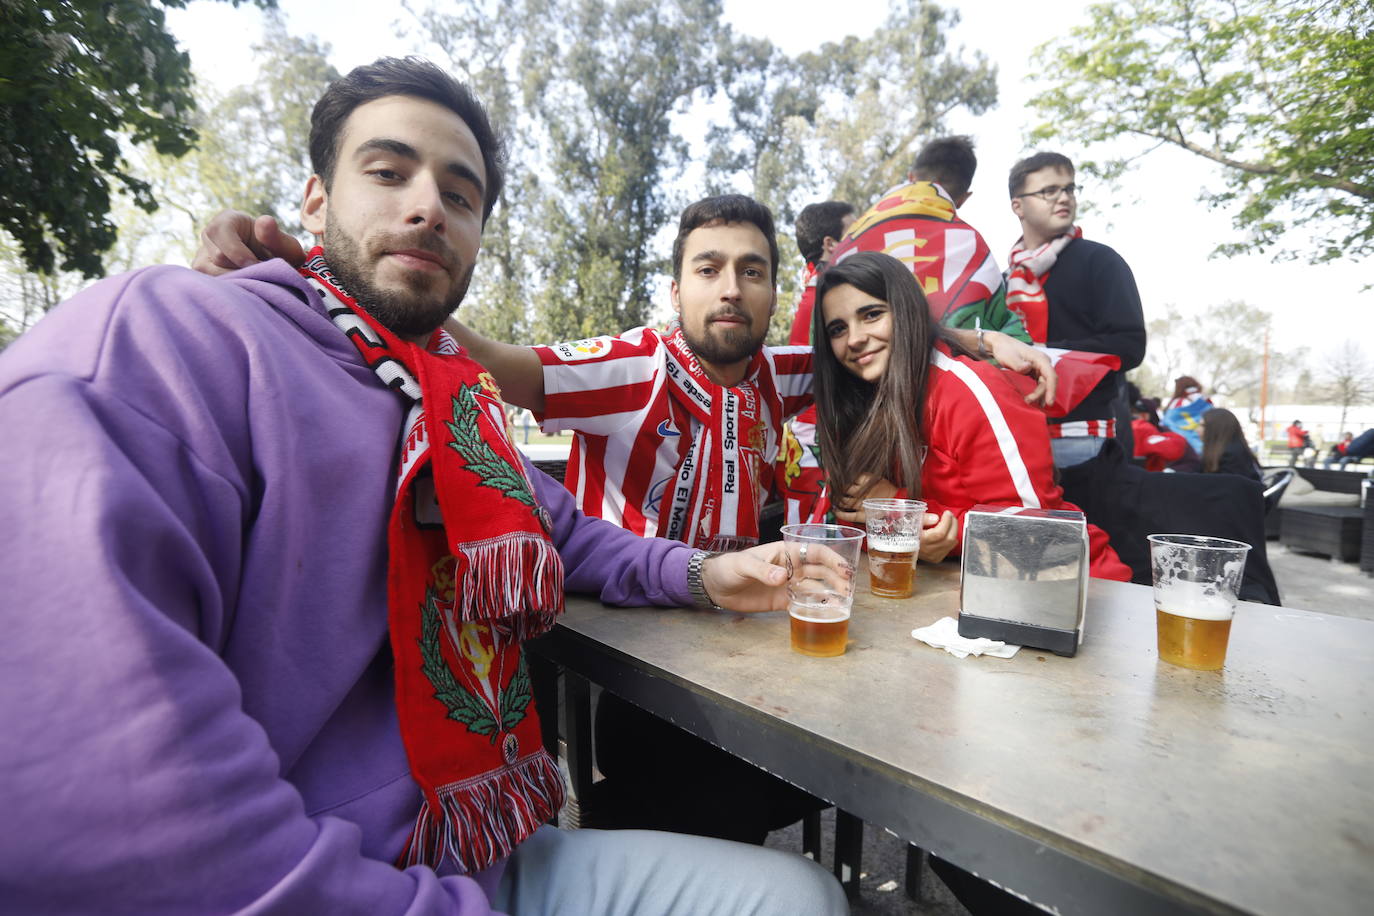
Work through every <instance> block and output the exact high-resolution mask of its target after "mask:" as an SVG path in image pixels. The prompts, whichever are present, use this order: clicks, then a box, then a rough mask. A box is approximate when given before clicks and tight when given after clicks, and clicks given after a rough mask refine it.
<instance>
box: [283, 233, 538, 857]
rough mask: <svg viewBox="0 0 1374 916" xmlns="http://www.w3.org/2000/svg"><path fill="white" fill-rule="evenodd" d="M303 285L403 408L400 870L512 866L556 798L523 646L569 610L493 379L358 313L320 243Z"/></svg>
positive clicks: (394, 556)
mask: <svg viewBox="0 0 1374 916" xmlns="http://www.w3.org/2000/svg"><path fill="white" fill-rule="evenodd" d="M301 274H302V275H303V276H304V277H305V278H306V279H307V280H308V281H310V283H311V285H312V286H313V287H314V288H315V289H317V290H318V291H319V292H320V293H321V294H322V295H323V298H324V304H325V306H326V308H327V309H328V310H329V315H330V318H331V319H333V321H334V323H335V324H336V325H337V326H338V327H339V328H340V329H341V330H343V331H344V333H345V334H347V335H348V337H349V339H350V340H352V341H353V343H354V344H355V345H356V346H357V347H358V350H359V352H360V353H362V356H363V359H364V361H365V362H366V363H367V365H368V366H370V367H372V369H373V370H375V371H376V373H377V375H378V376H379V377H380V378H381V379H382V381H383V383H385V384H386V385H387V386H388V387H390V388H392V389H393V390H395V391H397V392H398V394H400V395H401V396H402V397H403V398H404V399H405V400H406V402H407V403H408V404H409V405H410V410H409V413H408V415H407V417H406V421H405V424H404V426H403V428H402V430H401V448H400V459H399V467H398V475H397V487H396V502H395V505H394V507H393V509H392V513H391V520H390V523H389V524H388V527H387V548H388V554H389V556H388V568H387V593H388V599H387V604H388V627H389V630H390V635H391V651H392V655H393V657H394V659H395V665H396V671H395V678H396V709H397V713H398V717H399V720H400V729H401V740H402V742H403V743H404V744H405V749H406V756H407V758H408V760H409V761H410V769H411V774H412V775H413V776H414V778H415V781H416V782H417V783H418V784H419V786H420V789H421V791H422V793H423V795H424V803H423V805H422V806H421V810H420V815H419V817H418V818H417V819H416V823H415V829H414V831H413V832H412V833H411V836H410V839H409V840H408V841H407V842H406V847H405V849H404V851H403V852H402V853H401V856H400V857H399V859H398V861H397V864H398V865H400V866H402V867H405V866H409V865H415V864H426V865H430V866H432V867H437V866H438V865H439V864H440V863H441V862H442V861H443V860H444V859H445V858H446V857H449V858H452V860H453V861H454V862H455V863H456V864H457V865H458V866H459V867H460V868H461V869H462V870H463V871H466V872H468V873H472V872H476V871H480V870H481V869H483V868H486V867H488V866H490V865H492V864H494V863H495V862H496V861H498V860H499V859H501V858H504V857H505V856H508V855H510V853H511V852H512V851H513V850H514V849H515V847H516V845H517V844H518V843H520V841H521V840H523V839H525V838H526V837H527V836H529V835H530V834H531V833H533V832H534V830H535V829H536V828H537V827H538V826H539V825H540V824H542V823H544V822H545V821H547V820H548V819H549V818H550V817H552V816H553V814H554V813H555V812H557V811H558V809H559V808H560V807H561V806H562V803H563V780H562V777H561V775H560V774H559V772H558V767H557V765H556V764H555V763H554V761H553V760H552V759H551V758H550V757H549V755H548V753H547V752H546V751H545V750H544V748H543V745H542V743H541V736H540V730H539V717H538V715H537V714H536V712H535V708H534V703H533V691H532V690H531V686H530V679H529V673H528V670H527V668H526V665H525V660H524V657H523V655H522V652H521V643H522V642H523V641H524V640H525V639H527V638H529V637H532V636H536V635H538V634H540V633H543V632H545V631H546V630H548V629H549V628H550V627H552V626H553V622H554V618H555V617H556V615H558V614H559V613H561V612H562V610H563V563H562V560H561V559H560V558H559V556H558V551H557V550H556V549H555V548H554V545H553V543H552V541H551V540H550V539H549V531H550V529H551V523H550V519H549V515H548V512H547V510H545V509H544V508H543V507H542V506H540V505H539V503H538V501H537V500H536V499H535V496H534V491H533V488H532V487H531V486H530V483H529V480H528V479H527V478H526V476H525V471H524V466H523V464H522V463H521V460H520V456H519V453H518V452H517V451H516V449H515V446H514V445H513V444H512V443H511V441H510V437H509V435H508V433H507V428H506V421H505V413H504V409H503V405H502V402H501V399H500V392H499V390H498V389H497V387H496V384H495V382H494V381H493V380H492V378H491V376H490V375H489V374H488V373H487V372H486V371H484V370H483V368H482V367H481V366H480V365H479V364H477V363H476V362H474V361H472V360H471V359H469V358H468V357H467V356H466V354H464V353H463V351H462V348H460V347H459V346H458V345H457V344H456V343H454V342H453V339H452V338H450V337H449V336H448V335H447V334H445V333H444V332H442V331H438V332H436V333H435V335H434V336H433V337H432V338H431V341H430V348H429V349H426V348H424V347H421V346H418V345H416V344H413V343H410V342H409V341H405V340H401V339H400V338H398V337H397V336H396V335H395V334H393V333H391V331H389V330H388V329H386V328H384V327H383V326H382V325H381V324H379V323H378V322H377V321H376V320H375V319H374V318H373V317H372V316H371V315H369V314H368V313H367V312H366V311H364V310H363V309H362V308H361V307H359V305H358V304H357V302H356V301H355V300H354V299H353V298H352V297H351V296H349V295H348V293H347V292H345V291H344V289H343V288H342V287H341V286H340V284H339V281H338V280H337V279H336V278H335V277H334V275H333V273H332V272H331V271H330V269H329V266H328V263H327V260H326V258H325V256H324V251H323V249H321V248H318V247H317V248H315V249H314V250H313V251H311V252H310V257H309V259H308V260H307V261H306V263H305V266H304V267H302V268H301Z"/></svg>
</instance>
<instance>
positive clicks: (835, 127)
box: [707, 0, 997, 343]
mask: <svg viewBox="0 0 1374 916" xmlns="http://www.w3.org/2000/svg"><path fill="white" fill-rule="evenodd" d="M958 22H959V14H958V13H957V12H955V11H953V10H946V9H944V8H942V7H940V6H937V5H936V4H935V3H932V2H929V0H904V2H897V3H894V4H893V5H892V8H891V10H890V11H889V13H888V17H887V20H886V21H885V22H884V24H883V26H882V27H881V28H880V29H878V31H877V32H875V33H874V34H873V35H870V36H868V37H866V38H856V37H853V36H850V37H846V38H845V39H843V40H842V41H840V42H831V43H827V44H825V45H823V46H822V47H821V48H820V49H819V50H817V51H814V52H810V53H806V54H802V55H800V56H799V57H797V58H795V59H794V58H789V57H788V56H787V55H785V54H783V53H781V52H780V51H778V50H777V49H776V48H774V47H773V46H772V45H771V44H770V43H769V42H767V41H761V40H757V39H749V38H734V39H730V38H728V36H727V39H724V40H722V52H721V60H722V77H721V79H722V91H723V94H724V95H725V97H726V98H727V99H728V100H729V102H730V114H731V120H730V123H729V124H727V125H720V126H717V127H715V128H714V129H713V130H712V132H711V136H710V141H711V155H710V158H709V159H708V162H707V170H708V175H710V176H711V177H710V178H709V179H708V188H709V189H710V190H711V191H712V192H718V191H720V190H724V189H726V188H728V187H730V186H732V185H734V186H740V185H742V186H743V188H744V189H745V191H746V192H747V193H750V194H752V195H753V196H754V197H757V198H758V199H759V200H761V201H763V202H764V203H766V204H768V206H770V207H771V208H772V209H773V213H774V215H775V216H776V217H777V222H778V229H779V238H778V242H779V247H780V249H781V258H780V260H781V261H782V265H781V268H782V269H781V270H780V271H779V275H778V278H779V280H780V288H779V291H778V300H779V303H780V304H781V307H780V308H779V309H778V311H777V312H776V313H775V314H774V317H773V322H772V325H771V327H770V329H769V335H768V340H769V342H770V343H782V342H785V341H786V340H787V337H788V333H789V331H790V330H791V326H792V315H793V309H792V304H794V303H795V302H796V301H797V299H798V298H799V297H800V295H801V283H800V281H801V276H802V271H803V267H804V264H803V261H802V259H801V256H800V253H799V252H798V251H797V248H796V244H795V243H794V241H793V239H792V238H791V235H790V227H791V225H792V224H793V223H794V222H795V220H796V214H797V211H798V210H800V209H801V207H803V206H805V205H806V204H808V203H811V202H813V201H816V200H826V199H834V200H844V201H848V202H850V203H851V204H853V205H854V206H855V208H856V209H857V210H858V211H860V212H862V211H863V210H864V209H865V208H866V207H868V205H869V204H871V203H873V201H875V200H876V199H877V198H878V197H879V195H881V194H882V192H883V191H884V190H886V189H888V188H890V187H892V186H893V185H895V184H897V183H899V182H900V181H902V180H903V179H904V178H905V176H906V173H907V172H908V171H910V169H911V166H912V162H913V160H914V159H915V156H916V152H917V150H919V149H920V147H921V145H922V144H923V143H924V142H926V141H927V140H930V139H933V138H934V137H937V136H939V135H940V134H942V133H944V132H945V119H946V117H947V116H948V115H949V114H950V113H951V112H953V111H954V110H956V109H958V108H961V107H962V108H966V109H967V110H969V111H971V112H973V113H974V114H981V113H982V112H984V111H987V110H988V109H989V108H991V107H992V106H993V105H994V104H996V100H997V68H996V67H995V66H994V65H992V64H990V63H989V62H988V61H987V59H986V57H985V56H984V55H983V54H982V53H975V54H973V55H972V56H971V58H970V59H969V60H965V59H964V57H963V55H962V53H958V54H955V53H949V52H947V50H946V42H945V33H946V31H947V30H949V29H951V28H953V27H954V26H955V25H957V24H958Z"/></svg>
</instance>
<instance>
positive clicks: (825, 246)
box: [821, 235, 840, 264]
mask: <svg viewBox="0 0 1374 916" xmlns="http://www.w3.org/2000/svg"><path fill="white" fill-rule="evenodd" d="M838 244H840V240H839V239H837V238H835V237H834V236H833V235H827V236H826V237H825V238H823V239H821V260H822V261H825V262H826V263H827V264H829V263H830V253H831V252H832V251H834V250H835V246H836V245H838Z"/></svg>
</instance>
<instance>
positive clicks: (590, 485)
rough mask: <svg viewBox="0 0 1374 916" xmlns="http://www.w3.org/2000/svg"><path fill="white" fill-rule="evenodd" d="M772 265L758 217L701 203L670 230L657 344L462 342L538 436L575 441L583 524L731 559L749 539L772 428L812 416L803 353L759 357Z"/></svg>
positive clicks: (641, 338)
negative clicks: (535, 419)
mask: <svg viewBox="0 0 1374 916" xmlns="http://www.w3.org/2000/svg"><path fill="white" fill-rule="evenodd" d="M777 263H778V247H777V237H776V234H775V231H774V226H773V216H772V214H771V213H770V212H769V211H768V208H767V207H765V206H763V205H762V204H760V203H759V202H757V201H755V200H753V199H752V198H748V197H744V196H741V195H737V194H736V195H725V196H722V197H709V198H706V199H705V200H700V201H697V202H696V203H694V204H692V205H691V206H689V207H688V208H687V209H686V210H685V211H683V214H682V218H681V220H680V222H679V227H678V235H677V239H676V241H675V242H674V243H673V282H672V287H671V295H672V303H673V308H674V310H675V311H676V312H677V320H676V321H674V322H673V323H672V325H670V326H669V328H668V329H667V330H666V331H661V330H657V329H654V328H636V329H634V330H632V331H627V332H626V333H624V334H621V335H620V336H618V337H596V338H591V339H589V340H577V341H570V342H567V343H559V344H553V345H552V346H544V347H532V348H527V347H514V346H510V345H507V344H500V343H497V342H495V341H489V340H485V339H483V338H480V337H478V336H477V335H475V334H472V333H471V332H468V331H466V329H463V330H461V331H460V338H461V340H462V342H463V343H464V344H465V345H467V346H468V347H469V349H470V350H471V351H472V353H473V355H474V357H475V358H476V359H478V360H479V361H480V362H482V363H483V364H484V365H486V366H488V367H489V368H490V369H491V371H492V373H493V374H494V375H495V377H496V379H497V381H498V382H499V383H500V384H501V387H502V391H503V394H504V395H505V396H506V398H507V399H508V400H509V401H511V402H513V403H516V404H520V405H523V406H526V407H529V408H530V409H532V410H533V411H534V412H535V413H536V414H537V415H539V416H540V419H541V422H542V424H543V427H544V429H545V431H547V432H558V431H563V430H573V431H574V432H575V433H576V436H575V438H574V440H573V450H572V454H571V456H570V458H569V462H568V470H567V474H566V476H565V478H564V483H565V484H566V485H567V487H568V489H569V490H571V491H572V492H573V493H574V494H575V495H576V496H577V502H578V505H579V506H580V507H581V509H582V511H583V512H585V513H586V514H587V515H595V516H600V517H601V518H605V519H609V520H610V521H614V522H616V523H617V524H619V525H622V526H624V527H626V528H628V529H630V530H631V531H635V532H637V533H639V534H641V535H645V536H652V535H658V536H662V537H668V538H672V539H675V540H680V541H686V542H687V543H689V544H693V545H695V546H698V547H703V548H709V549H714V550H725V549H731V548H733V547H734V546H736V545H744V544H752V543H755V542H756V541H757V540H758V535H759V528H758V520H759V512H760V510H761V509H762V507H763V502H764V499H765V498H766V496H767V494H768V490H769V486H770V484H771V480H772V467H771V465H772V461H773V459H774V457H776V455H777V453H778V445H779V441H780V437H781V434H782V423H783V421H784V420H785V419H786V418H787V417H789V416H791V415H793V414H795V413H797V412H798V411H799V410H801V409H802V408H803V407H806V406H807V405H809V404H810V403H811V349H810V348H809V347H765V346H763V339H764V336H765V335H766V334H767V332H768V322H769V319H770V318H771V317H772V314H773V310H774V309H775V308H776V307H777V287H776V280H777Z"/></svg>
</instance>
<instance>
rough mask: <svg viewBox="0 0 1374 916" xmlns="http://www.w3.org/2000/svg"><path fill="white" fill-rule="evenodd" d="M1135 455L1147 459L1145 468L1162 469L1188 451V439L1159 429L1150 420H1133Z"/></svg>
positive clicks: (1148, 469) (1151, 469) (1149, 469)
mask: <svg viewBox="0 0 1374 916" xmlns="http://www.w3.org/2000/svg"><path fill="white" fill-rule="evenodd" d="M1131 435H1132V436H1133V437H1134V439H1135V456H1136V457H1137V458H1144V459H1145V470H1147V471H1162V470H1164V469H1165V468H1167V467H1168V466H1169V465H1171V464H1173V463H1174V462H1175V461H1177V460H1178V459H1180V458H1182V457H1183V456H1184V454H1185V453H1186V452H1187V451H1188V440H1186V439H1184V438H1183V437H1182V436H1180V435H1179V434H1178V433H1173V432H1169V431H1168V430H1163V429H1159V428H1158V427H1157V426H1155V425H1154V424H1153V423H1151V422H1150V421H1149V420H1132V421H1131Z"/></svg>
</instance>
